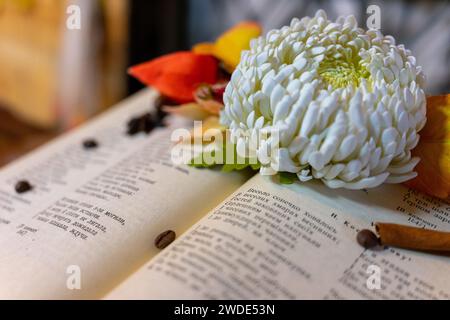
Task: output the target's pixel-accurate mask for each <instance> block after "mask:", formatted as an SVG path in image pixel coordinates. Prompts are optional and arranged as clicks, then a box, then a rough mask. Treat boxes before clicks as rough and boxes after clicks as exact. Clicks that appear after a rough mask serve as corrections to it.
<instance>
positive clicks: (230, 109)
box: [221, 10, 426, 189]
mask: <svg viewBox="0 0 450 320" xmlns="http://www.w3.org/2000/svg"><path fill="white" fill-rule="evenodd" d="M423 85H424V75H423V73H422V71H421V67H418V66H416V59H415V58H414V57H413V56H412V55H411V52H410V51H409V50H406V49H405V48H404V46H403V45H396V44H395V39H394V38H393V37H391V36H383V35H382V34H381V33H380V32H379V31H378V30H369V31H364V30H362V29H360V28H358V27H357V23H356V20H355V18H354V17H353V16H348V17H340V18H338V19H337V21H336V22H331V21H329V20H327V17H326V14H325V12H324V11H322V10H320V11H318V12H317V13H316V15H315V17H314V18H310V17H306V18H303V19H301V20H298V19H293V20H292V22H291V25H290V26H285V27H283V28H281V29H279V30H272V31H270V32H269V33H268V34H267V35H266V36H265V37H260V38H258V39H255V40H253V41H252V42H251V44H250V50H249V51H245V52H243V53H242V57H241V61H240V63H239V65H238V66H237V68H236V70H235V71H234V72H233V74H232V77H231V81H230V83H229V84H228V86H227V88H226V91H225V94H224V103H225V109H224V110H223V112H222V114H221V121H222V122H223V123H224V124H226V125H228V126H229V127H230V131H231V135H232V141H233V142H234V143H236V144H237V149H238V152H239V153H240V155H244V154H243V151H242V150H246V152H247V153H246V154H245V156H247V157H254V158H257V159H258V161H259V162H260V163H261V166H262V167H261V171H262V173H263V174H264V173H265V174H270V173H273V172H275V171H284V172H292V173H296V174H297V176H298V178H299V179H300V180H301V181H307V180H309V179H312V178H315V179H321V180H322V181H323V182H324V183H325V184H326V185H328V186H329V187H332V188H339V187H344V188H349V189H361V188H370V187H375V186H378V185H380V184H381V183H383V182H389V183H399V182H403V181H406V180H408V179H411V178H413V177H415V176H416V173H415V172H413V169H414V167H415V165H416V164H417V162H418V161H419V159H417V158H413V157H411V150H412V149H413V148H414V147H415V146H416V145H417V143H418V140H419V135H418V134H417V132H418V131H419V130H420V129H421V128H422V127H423V126H424V124H425V121H426V117H425V114H426V101H425V94H424V91H423V89H422V87H423ZM275 132H276V133H278V136H277V137H278V138H277V139H278V140H279V152H278V153H277V154H276V155H272V156H267V154H268V153H267V152H266V151H267V149H268V148H269V147H270V146H271V145H272V146H273V144H274V143H276V139H274V137H275V135H274V133H275ZM261 133H265V138H263V139H261V140H260V141H258V143H254V141H252V139H251V138H252V137H255V136H259V135H260V134H261ZM239 150H241V151H239Z"/></svg>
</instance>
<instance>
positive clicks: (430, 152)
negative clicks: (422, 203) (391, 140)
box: [406, 94, 450, 199]
mask: <svg viewBox="0 0 450 320" xmlns="http://www.w3.org/2000/svg"><path fill="white" fill-rule="evenodd" d="M412 155H413V156H416V157H420V162H419V164H418V165H417V166H416V168H415V170H416V171H417V173H418V176H417V178H415V179H413V180H411V181H408V182H407V183H406V185H407V186H409V187H411V188H414V189H417V190H420V191H423V192H425V193H427V194H429V195H432V196H435V197H438V198H443V199H445V198H448V197H449V196H450V94H447V95H442V96H433V97H428V98H427V123H426V125H425V127H424V128H423V129H422V131H420V141H419V144H418V146H417V147H416V148H415V149H414V150H413V151H412Z"/></svg>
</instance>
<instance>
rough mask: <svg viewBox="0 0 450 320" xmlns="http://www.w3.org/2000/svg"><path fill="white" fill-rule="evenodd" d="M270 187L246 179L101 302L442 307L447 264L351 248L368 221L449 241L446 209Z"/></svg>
mask: <svg viewBox="0 0 450 320" xmlns="http://www.w3.org/2000/svg"><path fill="white" fill-rule="evenodd" d="M272 179H273V178H271V177H267V176H266V177H263V176H260V175H257V176H255V177H253V178H252V179H250V180H249V181H248V182H247V183H246V184H245V185H244V186H242V187H241V188H240V189H239V190H238V191H236V193H234V194H233V195H232V196H230V197H229V198H228V199H227V200H226V201H225V202H223V203H222V204H220V205H219V206H218V207H216V208H215V209H214V210H213V211H212V212H211V213H209V214H208V215H207V216H206V217H205V218H203V219H202V220H200V221H199V222H198V223H197V224H196V225H195V226H193V227H192V228H191V229H190V230H189V231H187V232H186V233H185V234H184V235H183V236H182V237H181V238H179V239H178V240H177V241H175V242H174V243H172V244H171V245H170V246H169V247H168V248H167V249H166V250H164V251H163V252H162V253H161V254H160V255H158V256H157V257H155V258H154V259H153V260H151V261H150V262H149V263H148V264H147V265H145V266H144V267H143V268H141V269H140V270H139V271H138V272H136V273H135V274H134V275H133V276H131V277H130V278H129V279H128V280H127V281H125V282H124V283H122V284H121V285H120V286H119V287H118V288H117V289H115V290H114V291H112V292H111V294H110V295H108V296H107V298H109V299H118V298H125V299H128V298H137V299H142V298H157V299H173V298H181V299H200V298H206V299H435V298H436V299H449V298H450V277H448V275H449V274H450V258H449V257H448V256H437V255H432V254H429V253H421V252H415V251H408V250H402V249H396V248H386V249H384V250H377V251H373V250H366V249H364V248H363V247H361V246H360V245H359V244H358V243H357V242H356V235H357V232H358V231H359V230H361V229H364V228H370V229H373V227H372V223H373V222H375V221H383V222H394V223H402V224H407V225H412V226H418V227H425V228H429V229H433V230H444V231H445V230H446V231H450V204H449V203H446V202H444V201H439V200H436V199H433V198H431V197H428V196H425V195H423V194H420V193H417V192H415V191H412V190H408V189H407V188H405V187H403V186H401V185H382V186H381V187H379V188H376V189H371V190H365V191H364V190H360V191H350V190H335V189H329V188H326V187H325V186H324V185H322V184H321V183H320V182H308V183H303V184H301V183H298V184H293V185H280V184H277V183H276V182H274V181H272Z"/></svg>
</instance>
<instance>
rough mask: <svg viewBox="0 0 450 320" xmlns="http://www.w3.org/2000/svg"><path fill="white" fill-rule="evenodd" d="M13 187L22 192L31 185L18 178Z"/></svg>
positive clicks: (30, 187) (31, 187)
mask: <svg viewBox="0 0 450 320" xmlns="http://www.w3.org/2000/svg"><path fill="white" fill-rule="evenodd" d="M14 189H15V190H16V192H17V193H24V192H27V191H30V190H31V189H33V186H32V185H31V184H30V183H29V182H28V181H26V180H20V181H18V182H17V183H16V185H15V187H14Z"/></svg>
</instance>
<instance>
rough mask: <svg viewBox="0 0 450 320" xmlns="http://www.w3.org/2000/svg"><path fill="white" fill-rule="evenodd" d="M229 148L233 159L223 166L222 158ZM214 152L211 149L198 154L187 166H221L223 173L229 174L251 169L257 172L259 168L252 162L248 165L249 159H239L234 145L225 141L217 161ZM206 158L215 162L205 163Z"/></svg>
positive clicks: (214, 150)
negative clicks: (231, 150)
mask: <svg viewBox="0 0 450 320" xmlns="http://www.w3.org/2000/svg"><path fill="white" fill-rule="evenodd" d="M230 148H232V149H233V155H234V159H233V161H232V163H225V164H224V162H225V161H224V160H225V159H224V158H225V157H226V154H227V151H229V150H230ZM216 152H218V150H216V149H213V150H211V151H204V152H202V153H201V154H199V155H198V156H196V157H194V158H192V159H191V161H190V162H189V163H188V164H189V165H190V166H192V167H196V168H209V167H213V166H216V165H223V166H222V171H223V172H231V171H234V170H243V169H246V168H251V169H253V170H255V171H256V170H259V168H260V167H261V164H260V163H259V162H258V163H253V162H254V161H252V163H250V159H248V158H242V157H240V156H239V155H238V154H237V151H236V145H235V144H233V143H231V142H229V141H227V142H226V143H224V144H223V145H222V150H221V155H220V156H219V157H218V158H219V159H215V155H216ZM208 157H209V158H210V159H214V160H216V161H213V163H207V162H206V161H205V159H206V158H208ZM217 160H218V161H217ZM226 160H227V161H228V159H226Z"/></svg>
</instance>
